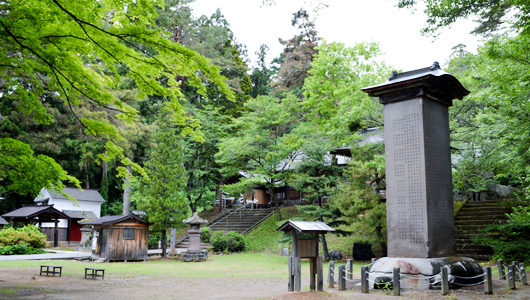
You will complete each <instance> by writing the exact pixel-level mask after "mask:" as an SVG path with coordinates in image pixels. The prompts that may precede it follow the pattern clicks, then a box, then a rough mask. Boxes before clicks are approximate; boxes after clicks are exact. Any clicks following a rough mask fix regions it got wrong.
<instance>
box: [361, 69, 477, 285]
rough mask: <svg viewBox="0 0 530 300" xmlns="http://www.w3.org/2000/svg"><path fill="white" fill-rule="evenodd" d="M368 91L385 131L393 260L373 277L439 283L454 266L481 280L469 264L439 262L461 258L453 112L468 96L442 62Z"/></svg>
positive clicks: (394, 75) (383, 263) (380, 264)
mask: <svg viewBox="0 0 530 300" xmlns="http://www.w3.org/2000/svg"><path fill="white" fill-rule="evenodd" d="M362 90H363V91H364V92H366V93H368V94H369V95H370V96H372V97H379V102H380V103H382V104H383V105H384V123H385V159H386V183H387V190H386V196H387V228H388V229H387V238H388V242H387V244H388V255H389V257H388V258H384V259H380V260H378V261H377V262H375V263H374V264H373V265H372V267H371V271H374V270H377V271H383V269H389V270H387V271H391V270H392V267H401V268H402V270H401V271H402V273H411V272H412V274H413V273H414V272H415V273H416V274H423V275H429V274H431V275H434V274H437V273H439V272H440V269H441V268H442V267H444V266H449V265H451V266H449V267H450V268H452V270H454V271H456V268H460V266H463V268H464V269H465V270H463V271H462V270H459V271H458V272H459V274H460V275H462V276H465V275H466V274H468V275H469V276H473V275H474V274H475V275H476V274H481V273H482V268H480V266H479V265H478V264H476V263H475V262H474V261H473V260H471V259H464V260H462V263H460V260H456V261H455V260H454V259H450V260H449V259H440V258H448V257H451V256H453V255H454V251H455V235H454V216H453V187H452V178H451V177H452V176H451V152H450V137H449V113H448V108H449V106H451V105H452V101H453V99H462V98H463V97H464V96H466V95H468V94H469V91H467V90H466V89H465V88H464V87H463V86H462V84H460V82H459V81H458V80H457V79H456V78H455V77H453V76H452V75H450V74H448V73H445V72H444V71H442V70H441V69H440V66H439V64H438V63H437V62H435V63H434V64H433V65H432V66H431V67H428V68H423V69H418V70H414V71H409V72H404V73H400V74H397V73H396V72H393V73H392V76H391V77H390V79H389V81H388V82H385V83H383V84H380V85H376V86H372V87H368V88H364V89H362ZM406 258H411V259H408V260H407V259H406ZM431 258H433V259H431ZM421 259H424V260H421ZM405 266H406V268H404V267H405ZM461 271H462V272H461Z"/></svg>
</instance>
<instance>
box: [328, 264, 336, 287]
mask: <svg viewBox="0 0 530 300" xmlns="http://www.w3.org/2000/svg"><path fill="white" fill-rule="evenodd" d="M334 277H335V261H333V260H330V261H329V271H328V287H330V288H333V287H334V284H335V279H334Z"/></svg>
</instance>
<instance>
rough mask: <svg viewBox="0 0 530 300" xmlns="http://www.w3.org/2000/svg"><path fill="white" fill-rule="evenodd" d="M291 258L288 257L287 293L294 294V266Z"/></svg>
mask: <svg viewBox="0 0 530 300" xmlns="http://www.w3.org/2000/svg"><path fill="white" fill-rule="evenodd" d="M293 261H294V259H293V257H292V256H289V283H288V285H287V291H288V292H294V264H293Z"/></svg>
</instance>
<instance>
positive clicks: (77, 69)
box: [0, 0, 233, 186]
mask: <svg viewBox="0 0 530 300" xmlns="http://www.w3.org/2000/svg"><path fill="white" fill-rule="evenodd" d="M161 4H162V3H160V1H154V0H153V1H140V2H138V1H132V0H131V1H125V2H120V3H117V2H113V1H93V0H82V1H75V2H72V1H60V0H50V1H48V0H33V1H26V2H24V3H20V2H12V1H7V2H3V3H2V4H0V11H2V13H1V14H0V38H1V40H2V46H0V47H2V51H0V60H1V61H2V66H3V67H2V69H1V71H0V78H1V81H0V82H1V84H0V95H1V96H0V99H1V103H2V108H3V107H5V106H6V105H8V106H10V104H11V103H14V102H17V103H19V105H17V110H18V111H20V112H22V113H24V114H26V115H30V116H31V117H32V118H33V119H34V120H35V122H37V123H39V124H49V123H50V122H52V121H53V117H52V115H51V114H50V113H48V112H47V111H46V109H45V107H44V103H45V101H46V97H47V96H48V95H53V96H54V97H56V98H58V99H60V100H62V101H63V102H64V103H65V105H66V107H67V108H68V110H69V112H70V113H71V114H72V116H74V117H75V119H77V122H79V124H81V125H82V126H83V128H84V130H85V132H86V133H87V134H91V135H94V136H97V137H100V138H102V139H103V143H104V144H105V147H106V152H105V153H106V155H107V157H109V158H111V157H118V158H121V159H122V161H123V163H124V164H130V163H131V161H130V160H129V159H126V158H125V156H124V154H123V150H122V149H120V147H118V146H117V143H116V141H121V140H123V139H124V138H123V137H122V136H121V135H120V131H119V130H118V129H117V128H116V126H115V124H113V123H112V122H110V121H109V120H108V119H93V118H91V117H90V116H85V115H83V114H82V113H80V107H86V106H88V105H87V104H90V105H94V106H97V107H102V108H105V109H108V110H111V111H115V112H116V113H115V115H114V116H115V118H117V119H120V120H121V122H123V123H126V124H130V125H134V121H136V119H137V110H136V109H135V108H134V107H133V106H131V105H130V104H129V103H127V102H125V101H122V100H121V99H120V98H118V97H116V96H115V95H114V94H113V93H112V92H111V89H115V88H116V86H117V85H119V84H120V83H121V78H122V74H123V72H121V71H123V70H125V73H126V74H127V77H128V78H130V79H131V80H132V81H133V82H134V84H135V86H136V88H137V97H138V98H139V99H142V98H144V97H146V96H147V95H159V96H160V97H164V98H165V99H167V100H168V101H170V102H171V104H172V106H173V109H174V111H175V118H174V119H175V121H176V122H177V123H179V124H182V125H186V126H189V127H190V128H192V127H193V125H194V124H196V123H194V122H190V120H189V119H188V118H187V115H186V114H185V113H184V111H183V108H182V106H181V105H180V103H179V102H178V99H179V98H181V97H182V96H183V95H182V92H181V90H180V84H181V82H180V81H179V80H178V76H186V77H188V78H189V79H188V83H189V84H190V85H193V86H196V87H197V92H198V93H202V94H206V88H205V86H204V85H203V83H202V81H201V77H200V76H199V75H198V74H199V73H200V74H203V75H204V76H205V77H206V78H208V79H209V81H210V82H211V83H212V84H214V85H217V86H218V88H219V90H220V91H221V93H224V94H226V95H227V98H228V99H232V98H233V93H232V92H231V91H230V90H229V88H228V86H227V84H226V82H224V81H223V77H222V76H221V75H220V73H219V69H218V68H217V67H215V66H214V65H212V64H211V63H210V62H209V61H208V60H207V59H206V58H204V57H203V56H201V55H199V54H198V53H197V52H195V51H193V50H190V49H189V48H186V47H184V46H182V45H181V44H178V43H175V42H172V41H171V40H168V39H166V37H167V36H168V34H166V32H164V31H163V30H161V29H159V28H158V27H156V26H155V18H156V16H157V13H156V7H157V6H159V5H161ZM0 115H2V116H3V115H5V112H4V111H3V110H2V111H0ZM123 123H122V124H123ZM190 133H191V134H193V130H190ZM0 163H1V162H0ZM58 171H59V173H61V172H63V170H58ZM40 185H42V186H44V185H45V183H44V182H42V183H41V184H40Z"/></svg>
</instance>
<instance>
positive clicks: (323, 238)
mask: <svg viewBox="0 0 530 300" xmlns="http://www.w3.org/2000/svg"><path fill="white" fill-rule="evenodd" d="M318 201H319V203H320V201H321V200H320V197H318ZM320 222H324V218H322V216H320ZM320 240H321V241H322V250H323V251H324V259H325V260H329V250H328V242H326V234H321V235H320Z"/></svg>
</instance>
